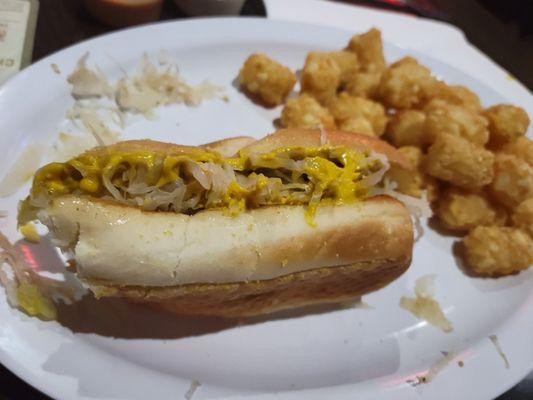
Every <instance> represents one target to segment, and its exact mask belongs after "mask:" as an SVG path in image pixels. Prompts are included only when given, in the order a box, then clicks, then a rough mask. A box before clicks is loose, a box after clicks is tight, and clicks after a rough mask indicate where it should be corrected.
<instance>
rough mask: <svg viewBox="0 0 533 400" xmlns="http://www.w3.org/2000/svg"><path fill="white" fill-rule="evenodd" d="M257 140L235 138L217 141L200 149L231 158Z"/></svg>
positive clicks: (241, 137) (246, 137)
mask: <svg viewBox="0 0 533 400" xmlns="http://www.w3.org/2000/svg"><path fill="white" fill-rule="evenodd" d="M256 140H257V139H254V138H253V137H250V136H236V137H231V138H227V139H222V140H217V141H216V142H211V143H206V144H203V145H201V146H200V147H203V148H206V149H208V150H212V151H217V152H219V153H220V155H221V156H222V157H231V156H234V155H235V154H237V152H238V151H239V150H240V149H242V148H243V147H245V146H248V145H249V144H252V143H253V142H255V141H256Z"/></svg>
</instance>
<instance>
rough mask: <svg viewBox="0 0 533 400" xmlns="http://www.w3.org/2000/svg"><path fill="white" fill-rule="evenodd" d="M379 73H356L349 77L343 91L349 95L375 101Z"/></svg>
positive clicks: (379, 78) (380, 73)
mask: <svg viewBox="0 0 533 400" xmlns="http://www.w3.org/2000/svg"><path fill="white" fill-rule="evenodd" d="M381 75H382V72H381V71H375V72H361V71H359V72H357V73H356V74H354V75H351V76H350V77H349V79H348V80H347V82H346V83H345V85H344V89H345V90H346V91H347V92H348V93H350V94H351V95H354V96H357V97H366V98H369V99H375V98H376V97H377V93H378V88H379V82H380V81H381Z"/></svg>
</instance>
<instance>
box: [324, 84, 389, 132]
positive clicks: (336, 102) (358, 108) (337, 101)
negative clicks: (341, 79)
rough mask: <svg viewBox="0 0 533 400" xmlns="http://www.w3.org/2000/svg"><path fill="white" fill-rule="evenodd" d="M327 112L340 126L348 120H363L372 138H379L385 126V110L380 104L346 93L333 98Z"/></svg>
mask: <svg viewBox="0 0 533 400" xmlns="http://www.w3.org/2000/svg"><path fill="white" fill-rule="evenodd" d="M328 108H329V111H330V112H331V115H333V118H335V122H336V123H337V125H339V126H341V125H343V123H344V122H345V121H347V120H349V119H353V118H365V119H367V120H368V122H370V125H371V126H372V132H373V135H374V136H381V135H382V134H383V132H384V130H385V125H386V124H387V116H386V115H385V109H384V108H383V106H382V105H381V104H380V103H377V102H374V101H372V100H368V99H365V98H363V97H355V96H351V95H349V94H348V93H346V92H342V93H340V94H339V95H338V96H335V97H334V98H333V99H332V100H331V101H330V102H329V103H328Z"/></svg>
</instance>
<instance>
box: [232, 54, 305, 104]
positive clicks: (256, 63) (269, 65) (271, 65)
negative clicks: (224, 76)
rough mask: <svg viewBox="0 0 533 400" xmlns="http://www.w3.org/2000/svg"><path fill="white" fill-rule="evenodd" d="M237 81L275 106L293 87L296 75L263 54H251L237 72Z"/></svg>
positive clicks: (265, 101) (266, 102)
mask: <svg viewBox="0 0 533 400" xmlns="http://www.w3.org/2000/svg"><path fill="white" fill-rule="evenodd" d="M239 82H240V84H241V85H242V86H243V87H244V89H245V90H246V91H248V92H249V93H252V94H254V95H257V96H259V98H260V99H261V100H262V101H263V102H264V103H265V104H266V105H269V106H276V105H278V104H281V102H282V101H283V100H284V99H285V97H287V95H288V94H289V93H290V91H291V90H292V88H293V87H294V85H295V83H296V75H295V74H294V73H293V72H292V71H291V70H290V69H289V68H287V67H285V66H283V65H281V64H280V63H278V62H276V61H274V60H272V59H270V58H268V57H267V56H266V55H264V54H252V55H251V56H250V57H248V59H247V60H246V61H245V62H244V65H243V66H242V68H241V70H240V72H239Z"/></svg>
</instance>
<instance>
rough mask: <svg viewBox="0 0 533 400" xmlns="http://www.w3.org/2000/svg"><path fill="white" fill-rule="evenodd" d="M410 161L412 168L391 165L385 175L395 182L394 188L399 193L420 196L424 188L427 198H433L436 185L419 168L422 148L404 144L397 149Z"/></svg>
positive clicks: (430, 199) (431, 199)
mask: <svg viewBox="0 0 533 400" xmlns="http://www.w3.org/2000/svg"><path fill="white" fill-rule="evenodd" d="M398 151H400V152H401V153H402V154H404V155H405V156H406V158H407V159H408V160H409V161H410V162H411V165H412V167H413V169H412V170H406V169H404V168H400V167H398V166H396V165H391V167H390V169H389V171H387V177H389V178H390V179H391V180H392V181H394V182H396V184H397V187H396V190H397V191H398V192H400V193H404V194H407V195H409V196H413V197H421V196H422V193H423V191H424V190H426V192H427V197H428V200H429V201H430V202H431V201H433V200H434V198H435V196H436V193H435V188H436V185H434V184H435V182H434V180H433V178H431V177H430V176H427V175H426V174H424V173H423V172H422V171H421V170H420V165H421V163H422V157H423V155H422V150H420V149H419V148H418V147H414V146H404V147H400V148H399V149H398Z"/></svg>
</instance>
